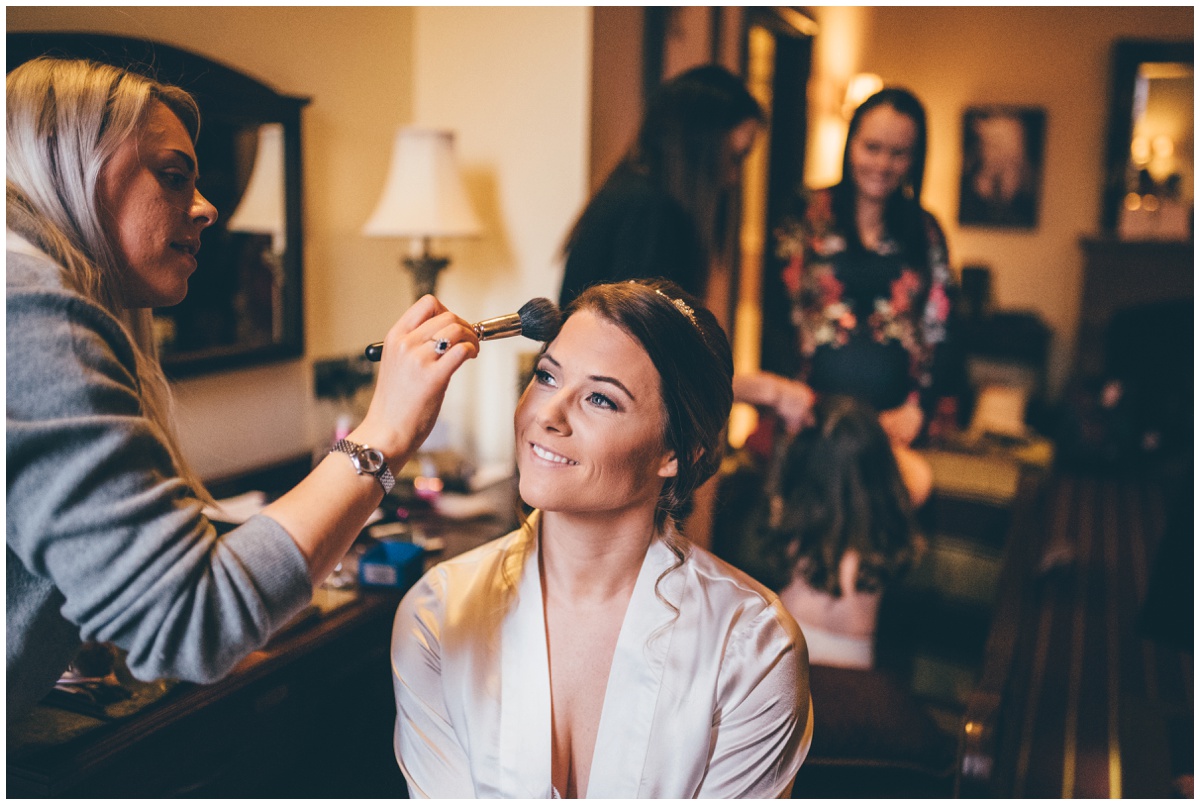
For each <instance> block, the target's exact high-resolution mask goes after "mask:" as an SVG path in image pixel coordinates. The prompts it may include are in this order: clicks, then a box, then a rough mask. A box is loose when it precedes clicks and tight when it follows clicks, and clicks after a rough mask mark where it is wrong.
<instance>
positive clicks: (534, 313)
mask: <svg viewBox="0 0 1200 805" xmlns="http://www.w3.org/2000/svg"><path fill="white" fill-rule="evenodd" d="M517 315H518V316H520V317H521V335H523V336H525V337H526V338H528V339H531V340H533V341H547V342H548V341H553V340H554V337H555V336H557V335H558V331H559V329H561V328H562V313H561V312H560V311H559V309H558V305H556V304H554V303H553V302H551V301H550V300H549V299H546V298H545V297H538V298H537V299H530V300H529V301H528V302H526V303H525V304H523V305H521V309H520V310H518V311H517Z"/></svg>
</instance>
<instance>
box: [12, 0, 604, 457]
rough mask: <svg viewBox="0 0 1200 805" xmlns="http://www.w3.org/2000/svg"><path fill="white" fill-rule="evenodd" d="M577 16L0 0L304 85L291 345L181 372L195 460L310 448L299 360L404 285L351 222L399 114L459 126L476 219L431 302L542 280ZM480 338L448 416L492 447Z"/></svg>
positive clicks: (494, 424)
mask: <svg viewBox="0 0 1200 805" xmlns="http://www.w3.org/2000/svg"><path fill="white" fill-rule="evenodd" d="M589 19H590V15H589V14H588V13H587V12H586V10H585V9H524V10H521V9H495V8H489V9H443V8H384V7H358V8H315V7H302V8H240V7H225V8H220V7H206V8H192V7H181V8H153V7H136V8H27V7H10V8H8V9H7V20H6V21H7V28H8V30H10V31H31V30H63V31H87V32H95V33H110V34H119V35H127V36H140V37H144V38H148V39H155V40H158V41H162V42H165V43H167V44H171V45H174V46H177V47H182V48H185V49H188V50H191V51H194V52H197V53H200V54H202V55H204V56H207V57H209V58H212V59H214V60H217V61H220V62H223V63H225V64H228V65H229V66H231V67H234V68H236V69H239V70H242V71H244V72H246V73H249V74H250V75H252V76H254V77H255V78H257V79H259V80H261V81H263V82H264V83H266V84H268V85H270V86H272V87H274V88H275V89H277V90H279V91H281V92H284V93H288V94H294V95H304V96H308V97H310V98H311V99H312V103H311V104H310V105H309V106H308V107H307V108H306V109H305V111H304V114H303V133H304V167H305V176H304V181H305V186H304V222H305V274H304V276H305V324H306V338H307V348H306V357H305V359H304V360H301V361H295V362H290V363H285V364H278V365H275V366H270V367H263V368H259V369H250V370H245V371H239V372H231V373H224V374H219V375H214V376H210V377H206V378H200V379H196V380H189V381H186V382H183V383H180V384H179V385H178V388H177V413H178V420H179V423H180V429H181V436H182V438H183V441H184V449H185V451H186V452H187V453H188V455H189V457H190V458H191V460H192V461H193V462H194V463H195V465H196V467H197V469H198V470H199V471H200V472H201V474H202V475H205V476H207V477H212V476H215V475H222V474H226V473H230V472H235V471H238V470H242V469H246V468H249V467H253V466H255V465H260V464H262V463H264V462H268V461H270V460H272V459H278V458H284V457H288V456H291V455H294V454H296V453H298V452H303V451H304V450H307V449H308V448H309V446H310V445H312V444H314V443H315V442H316V441H317V440H319V439H320V438H321V436H322V434H323V431H324V428H325V426H326V425H327V424H328V423H327V422H326V421H325V419H324V413H325V412H323V411H321V410H320V409H318V408H317V406H316V405H315V404H314V402H313V400H312V389H311V386H312V380H311V369H310V364H311V361H312V359H313V358H320V357H326V356H331V355H339V354H350V353H356V352H358V351H360V350H361V349H362V348H363V346H364V345H365V344H367V343H369V342H371V341H376V340H378V339H379V338H381V337H382V336H383V334H384V333H385V332H386V331H387V328H388V327H389V326H390V325H391V323H392V322H393V321H394V320H395V319H396V317H397V316H398V315H399V314H400V313H401V312H402V311H403V310H404V309H405V308H406V307H407V305H408V304H409V303H410V302H411V290H410V287H409V283H408V280H407V276H406V275H404V274H403V273H402V271H401V269H400V267H399V258H400V255H401V253H402V251H403V250H404V244H403V243H401V242H400V241H394V240H383V239H369V238H365V237H363V236H361V235H360V234H359V230H360V228H361V226H362V224H363V222H364V221H365V220H366V219H367V216H368V215H369V214H370V212H371V209H372V208H373V205H374V203H375V201H376V199H377V197H378V193H379V190H380V187H381V184H382V181H383V178H384V174H385V172H386V170H387V160H388V156H389V153H390V147H391V141H392V137H393V135H394V133H395V130H396V128H397V127H398V126H400V125H403V124H409V123H414V122H418V123H423V124H434V125H448V126H451V127H453V128H455V129H457V130H458V137H459V149H460V156H461V159H462V161H463V163H464V165H465V167H466V170H467V172H468V178H469V183H470V190H471V193H472V196H473V198H474V199H475V201H476V203H477V205H479V207H480V212H481V214H482V215H483V216H484V218H485V222H486V226H487V229H488V231H487V233H486V234H485V236H484V237H483V238H481V239H480V240H479V241H477V242H475V243H473V244H470V245H469V246H467V247H465V248H459V247H455V246H450V247H449V248H447V250H446V251H448V252H449V253H450V254H451V255H452V256H454V257H455V262H454V264H452V266H451V269H450V272H449V273H448V274H447V275H446V279H445V281H444V282H443V284H442V286H441V289H440V290H442V291H443V292H444V293H443V296H444V297H445V298H446V300H447V302H448V303H449V304H450V305H452V306H456V307H459V308H461V309H462V310H463V315H467V316H471V315H479V316H482V315H493V314H497V313H505V312H511V310H510V309H512V310H515V309H516V307H518V306H519V305H520V304H521V303H523V302H524V301H525V300H526V299H528V298H529V297H530V296H533V295H553V294H555V293H556V292H557V288H558V283H559V277H560V274H559V271H560V269H559V268H558V267H557V265H556V262H555V252H556V249H557V246H558V244H559V243H560V240H561V237H562V235H563V231H564V230H565V227H566V225H567V223H568V222H569V219H570V217H571V216H572V215H573V214H574V213H575V211H576V210H577V209H578V207H579V206H580V205H581V204H582V203H583V201H584V198H585V195H586V188H585V178H584V176H585V171H586V166H587V152H586V136H585V134H584V132H585V130H586V129H585V126H586V119H587V81H588V76H587V67H586V65H587V63H588V60H589V58H590V52H589V49H588V40H589V38H590V28H589ZM418 32H419V36H418ZM418 39H419V40H420V41H417V40H418ZM514 340H515V339H514ZM489 346H490V347H492V349H491V350H490V353H489V354H490V355H491V359H490V363H488V362H485V361H480V362H479V366H475V367H472V369H473V371H472V372H468V373H467V374H465V375H464V376H463V377H462V378H461V379H460V381H461V382H456V388H454V389H453V390H452V394H451V398H450V399H448V401H447V402H448V407H447V412H446V414H447V416H446V417H444V418H445V419H447V420H449V425H450V427H448V428H446V430H448V431H449V432H451V434H452V435H453V436H454V437H456V438H457V439H459V440H460V441H461V442H462V443H463V446H465V447H467V448H469V449H474V448H477V447H479V448H480V449H482V450H483V451H484V453H485V456H484V457H485V458H487V459H496V458H499V459H503V458H504V457H505V456H506V455H511V449H512V448H511V443H512V427H511V417H512V406H513V405H514V404H515V390H514V389H513V385H514V383H515V376H516V370H515V369H514V368H513V365H514V362H515V357H514V356H513V354H512V353H513V351H514V348H515V346H516V345H515V344H513V343H509V344H507V345H503V346H499V345H489ZM485 363H488V365H487V366H485V365H484V364H485ZM489 371H490V372H491V373H493V374H495V375H497V376H498V378H492V377H491V376H490V375H488V372H489ZM481 376H484V377H486V378H487V380H486V382H485V381H484V380H482V379H480V377H481ZM493 384H494V385H496V386H497V388H498V389H499V391H493V389H492V388H491V386H492V385H493ZM477 420H478V421H480V422H481V423H482V424H481V426H480V427H479V428H476V427H474V426H473V423H475V422H476V421H477ZM504 445H507V448H506V449H505V448H504ZM506 450H507V452H506Z"/></svg>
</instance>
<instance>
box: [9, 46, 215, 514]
mask: <svg viewBox="0 0 1200 805" xmlns="http://www.w3.org/2000/svg"><path fill="white" fill-rule="evenodd" d="M5 101H6V112H7V154H6V166H5V167H6V182H5V184H6V187H5V191H6V192H5V196H6V199H5V200H6V203H7V216H6V217H7V224H8V228H9V229H11V230H13V231H14V232H16V233H17V234H18V235H21V236H22V237H23V238H25V239H26V240H28V241H29V242H31V243H33V244H34V245H35V246H37V247H38V248H39V249H41V250H42V251H44V252H45V253H46V254H47V255H49V256H50V257H51V258H52V259H53V260H55V261H56V262H57V263H58V264H59V266H61V268H62V274H63V277H64V280H65V281H66V283H67V284H68V285H69V286H70V287H71V288H72V289H74V290H75V291H77V292H78V293H80V294H81V295H83V296H84V297H86V298H87V299H89V300H91V301H92V302H94V303H95V304H97V305H99V306H100V307H102V308H103V309H104V310H106V311H107V312H108V313H110V314H111V315H112V316H113V317H114V318H115V319H116V320H117V321H119V322H120V323H121V324H122V325H123V326H124V328H125V330H126V332H127V333H128V335H129V339H130V341H131V342H132V344H133V347H134V355H135V356H136V361H137V366H136V371H137V380H138V393H139V397H140V398H141V404H142V412H143V414H144V415H145V416H146V418H147V419H149V420H150V421H151V422H153V423H154V424H155V425H157V426H158V427H159V429H160V430H161V432H162V436H163V438H164V440H165V442H166V444H167V447H168V449H169V450H170V453H171V457H172V460H173V461H174V463H175V469H176V472H178V473H179V475H180V477H181V478H182V479H183V480H184V481H185V482H186V483H187V484H188V485H189V486H190V487H191V488H192V490H193V491H194V492H195V493H196V495H197V496H198V497H200V498H201V499H202V500H206V501H207V500H210V497H209V495H208V492H207V491H206V490H205V488H204V485H203V483H202V482H201V481H200V479H199V477H198V476H197V475H196V474H195V473H194V472H193V471H192V469H191V468H190V467H189V466H188V464H187V462H186V461H185V460H184V458H183V454H182V452H181V450H180V448H179V438H178V435H177V434H176V431H175V428H174V425H173V423H172V421H171V416H170V411H171V392H170V388H169V387H168V385H167V381H166V378H165V376H164V375H163V371H162V365H161V364H160V363H159V360H158V347H157V344H156V342H155V339H154V327H153V314H152V312H151V311H150V309H148V308H130V307H127V306H126V305H125V303H124V300H123V298H122V290H121V289H122V287H123V283H122V275H123V273H124V272H125V270H126V269H125V267H124V266H123V265H122V264H121V261H120V260H119V259H118V258H117V255H116V251H115V250H114V246H113V243H112V241H111V240H110V237H109V235H108V233H107V232H106V231H105V228H104V226H103V224H102V219H101V215H100V202H99V199H98V196H97V184H98V182H99V178H100V173H101V171H102V170H103V168H104V166H105V165H106V164H107V163H108V161H109V160H110V159H112V157H113V154H114V153H116V151H117V149H118V148H119V147H120V145H121V144H122V143H123V142H125V141H126V140H127V139H129V138H130V137H132V136H134V135H135V133H136V132H137V131H138V129H139V128H140V127H141V126H143V125H144V124H145V122H146V120H147V118H148V117H149V115H150V113H151V112H152V110H153V109H154V104H155V102H159V103H162V104H164V105H165V106H166V107H167V108H168V109H170V110H171V112H172V113H174V114H175V116H176V117H178V118H179V120H180V122H181V123H183V126H184V128H185V129H187V131H188V134H189V135H190V136H191V138H192V140H193V142H194V141H195V139H196V136H197V134H198V133H199V129H200V110H199V108H198V107H197V105H196V102H195V100H194V99H193V98H192V97H191V96H190V95H189V94H188V93H186V92H185V91H183V90H182V89H179V88H178V87H172V86H168V85H166V84H162V83H159V82H157V81H154V80H152V79H150V78H147V77H145V76H142V75H138V74H137V73H133V72H130V71H128V70H124V69H121V68H119V67H114V66H111V65H107V64H100V63H97V62H92V61H86V60H82V59H54V58H46V57H40V58H36V59H32V60H30V61H28V62H26V63H25V64H22V65H21V66H19V67H17V68H16V69H14V70H13V71H12V72H11V73H9V74H8V79H7V84H6V99H5Z"/></svg>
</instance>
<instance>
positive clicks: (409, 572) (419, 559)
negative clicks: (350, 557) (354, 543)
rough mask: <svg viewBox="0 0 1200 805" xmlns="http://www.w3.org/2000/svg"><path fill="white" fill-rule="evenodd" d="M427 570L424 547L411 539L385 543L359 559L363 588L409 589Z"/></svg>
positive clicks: (360, 580) (359, 575)
mask: <svg viewBox="0 0 1200 805" xmlns="http://www.w3.org/2000/svg"><path fill="white" fill-rule="evenodd" d="M424 570H425V550H424V549H423V548H421V547H419V546H417V545H413V544H412V543H411V542H384V543H380V544H379V545H376V546H375V547H374V548H371V549H370V550H369V551H367V552H366V553H364V554H363V555H362V557H361V558H360V559H359V560H358V581H359V583H360V584H362V585H363V586H364V587H392V588H396V589H402V590H407V589H408V588H409V587H411V586H413V585H414V584H416V583H417V580H418V579H420V578H421V574H422V573H423V572H424Z"/></svg>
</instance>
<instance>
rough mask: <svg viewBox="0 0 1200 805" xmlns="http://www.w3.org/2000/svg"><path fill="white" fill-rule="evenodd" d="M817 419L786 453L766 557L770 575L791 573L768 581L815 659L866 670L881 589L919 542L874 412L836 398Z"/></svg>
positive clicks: (774, 493) (821, 405)
mask: <svg viewBox="0 0 1200 805" xmlns="http://www.w3.org/2000/svg"><path fill="white" fill-rule="evenodd" d="M813 416H814V418H815V420H816V424H815V425H814V426H813V427H811V428H806V429H804V430H802V431H801V432H800V433H799V434H798V435H797V436H796V437H795V439H794V440H793V441H791V443H790V444H789V445H788V449H787V450H786V451H785V452H783V453H782V454H781V458H780V460H781V461H782V465H781V466H780V467H779V468H778V471H777V473H776V474H775V475H774V478H775V483H776V484H777V488H774V489H771V490H769V495H770V498H769V500H770V505H769V507H768V508H769V511H770V513H771V514H770V517H771V521H770V522H769V523H768V528H767V533H766V545H765V549H766V550H765V551H764V554H765V557H764V558H766V559H767V560H768V562H769V565H770V570H771V571H774V570H775V569H777V568H785V569H786V570H785V572H784V573H783V576H782V578H778V579H774V578H773V579H771V580H772V582H773V583H775V584H777V585H778V586H779V588H780V593H779V597H780V599H781V600H782V601H783V603H784V606H786V607H787V609H788V612H790V613H791V614H792V616H793V617H794V618H795V619H796V622H797V623H799V624H800V627H801V629H803V630H804V637H805V639H806V641H807V643H808V650H809V661H810V662H811V663H812V664H813V665H833V666H839V667H843V668H870V667H872V666H873V665H874V661H875V654H874V644H875V631H876V624H877V623H878V620H879V602H880V598H881V595H882V593H883V590H884V587H886V585H887V584H888V583H889V582H891V581H893V580H895V579H896V578H898V577H899V576H900V575H901V574H902V573H903V572H904V571H905V570H907V568H908V567H909V565H910V564H911V563H912V561H913V560H914V559H915V558H916V556H917V555H918V553H919V549H920V546H921V545H922V544H923V543H922V541H921V540H920V538H919V537H918V535H917V533H916V530H915V525H914V522H913V518H912V504H911V502H910V500H909V495H908V492H907V489H906V488H905V485H904V481H903V479H902V478H901V476H900V468H899V466H898V465H897V463H896V460H895V457H894V452H893V449H892V446H891V444H890V440H889V438H888V436H887V434H885V433H884V431H883V428H882V427H881V426H880V424H879V421H878V418H877V416H876V413H875V410H874V409H873V408H871V407H870V406H869V405H866V404H865V403H862V402H860V401H858V400H856V399H854V398H853V397H847V396H842V395H831V396H827V397H822V398H821V399H820V400H819V401H818V402H817V404H816V405H815V407H814V409H813ZM773 575H778V573H773ZM764 577H766V576H765V575H764Z"/></svg>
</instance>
